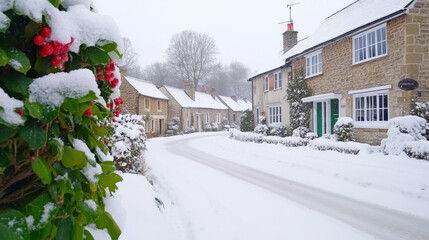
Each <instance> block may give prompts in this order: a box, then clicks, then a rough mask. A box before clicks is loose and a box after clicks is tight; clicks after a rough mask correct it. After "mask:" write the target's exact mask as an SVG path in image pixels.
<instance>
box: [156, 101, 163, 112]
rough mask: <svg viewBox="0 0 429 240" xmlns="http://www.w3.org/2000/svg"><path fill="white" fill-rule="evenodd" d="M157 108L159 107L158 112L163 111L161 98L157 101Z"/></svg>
mask: <svg viewBox="0 0 429 240" xmlns="http://www.w3.org/2000/svg"><path fill="white" fill-rule="evenodd" d="M157 104H158V105H157V109H158V112H160V111H162V105H161V101H160V100H158V101H157Z"/></svg>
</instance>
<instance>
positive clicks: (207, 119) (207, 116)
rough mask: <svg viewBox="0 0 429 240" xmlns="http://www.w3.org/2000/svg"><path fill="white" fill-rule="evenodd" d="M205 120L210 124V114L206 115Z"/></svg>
mask: <svg viewBox="0 0 429 240" xmlns="http://www.w3.org/2000/svg"><path fill="white" fill-rule="evenodd" d="M205 120H206V121H205V123H208V122H209V120H210V118H209V113H208V112H207V113H206V114H205Z"/></svg>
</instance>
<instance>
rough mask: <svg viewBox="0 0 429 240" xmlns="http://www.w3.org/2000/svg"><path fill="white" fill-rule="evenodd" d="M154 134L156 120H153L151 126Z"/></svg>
mask: <svg viewBox="0 0 429 240" xmlns="http://www.w3.org/2000/svg"><path fill="white" fill-rule="evenodd" d="M151 130H152V132H155V120H154V119H152V126H151Z"/></svg>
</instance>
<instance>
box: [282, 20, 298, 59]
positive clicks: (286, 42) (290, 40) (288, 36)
mask: <svg viewBox="0 0 429 240" xmlns="http://www.w3.org/2000/svg"><path fill="white" fill-rule="evenodd" d="M297 42H298V32H297V31H295V30H294V29H293V23H289V24H288V25H287V31H286V32H284V33H283V52H285V51H287V50H288V49H289V48H290V47H292V46H293V45H295V44H296V43H297Z"/></svg>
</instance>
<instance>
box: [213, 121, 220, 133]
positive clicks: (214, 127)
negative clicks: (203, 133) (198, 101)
mask: <svg viewBox="0 0 429 240" xmlns="http://www.w3.org/2000/svg"><path fill="white" fill-rule="evenodd" d="M218 130H219V126H218V124H217V123H212V131H213V132H216V131H218Z"/></svg>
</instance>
